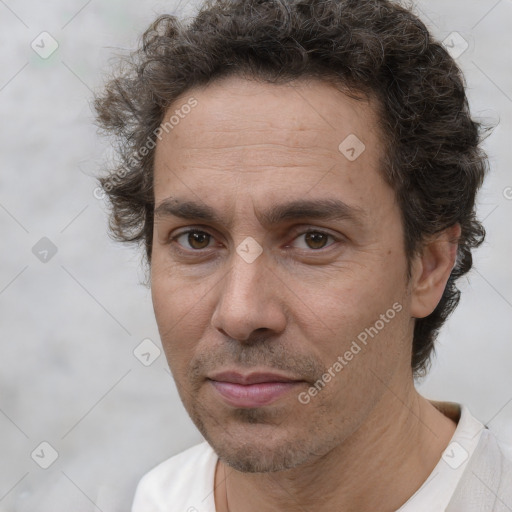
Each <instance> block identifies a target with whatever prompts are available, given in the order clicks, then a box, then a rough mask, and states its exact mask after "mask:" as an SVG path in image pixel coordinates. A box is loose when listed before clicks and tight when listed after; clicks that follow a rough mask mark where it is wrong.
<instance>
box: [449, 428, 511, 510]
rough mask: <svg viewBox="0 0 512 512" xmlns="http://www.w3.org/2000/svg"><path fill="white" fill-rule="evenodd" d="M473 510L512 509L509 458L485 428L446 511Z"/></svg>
mask: <svg viewBox="0 0 512 512" xmlns="http://www.w3.org/2000/svg"><path fill="white" fill-rule="evenodd" d="M479 507H480V508H479ZM473 510H474V511H477V510H488V511H489V512H491V511H492V512H505V511H507V512H508V511H510V510H512V457H511V454H510V451H509V450H508V448H507V446H506V445H504V444H502V443H501V442H500V441H499V439H498V438H497V437H496V436H495V434H494V433H493V432H492V431H491V430H489V429H488V428H485V429H484V430H483V432H482V435H481V437H480V440H479V442H478V445H477V447H476V450H475V453H474V454H473V456H472V457H471V459H470V460H469V461H468V466H467V467H466V470H465V471H464V475H463V478H462V480H461V482H460V483H459V485H458V487H457V489H456V490H455V493H454V495H453V498H452V501H450V506H449V507H448V508H447V511H450V512H451V511H453V512H459V511H464V512H472V511H473Z"/></svg>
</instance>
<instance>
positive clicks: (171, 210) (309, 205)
mask: <svg viewBox="0 0 512 512" xmlns="http://www.w3.org/2000/svg"><path fill="white" fill-rule="evenodd" d="M154 215H155V218H158V219H161V218H165V217H178V218H180V219H184V220H200V221H205V222H210V223H215V224H218V225H221V224H228V225H229V223H226V222H225V221H223V219H222V217H221V216H220V215H219V214H218V213H217V212H216V211H215V210H214V209H213V208H211V207H210V206H208V205H206V204H204V203H197V202H194V201H180V200H179V199H178V198H173V197H170V198H167V199H164V200H163V201H162V202H161V203H160V204H159V205H158V206H157V207H156V208H155V212H154ZM256 216H257V218H258V220H259V221H260V222H261V224H262V225H266V226H273V225H277V224H280V223H283V222H285V221H289V220H297V219H315V220H324V221H337V220H348V221H352V222H354V223H355V224H358V225H362V221H363V217H364V216H365V212H364V210H363V209H361V208H360V207H358V206H349V205H348V204H346V203H344V202H343V201H341V200H339V199H335V198H325V199H316V200H305V199H299V200H296V201H291V202H288V203H283V204H277V205H273V206H271V207H270V208H269V209H268V210H267V211H265V212H263V213H261V214H256Z"/></svg>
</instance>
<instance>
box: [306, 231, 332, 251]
mask: <svg viewBox="0 0 512 512" xmlns="http://www.w3.org/2000/svg"><path fill="white" fill-rule="evenodd" d="M328 238H329V235H327V234H325V233H319V232H315V231H312V232H310V233H305V240H306V243H307V244H308V247H309V248H310V249H323V248H324V247H325V244H326V243H327V240H328Z"/></svg>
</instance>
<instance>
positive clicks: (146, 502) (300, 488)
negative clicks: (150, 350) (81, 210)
mask: <svg viewBox="0 0 512 512" xmlns="http://www.w3.org/2000/svg"><path fill="white" fill-rule="evenodd" d="M96 109H97V111H98V116H99V121H100V123H101V124H102V126H103V127H104V128H106V129H107V130H111V131H112V132H114V133H115V134H117V135H118V137H119V141H120V143H121V144H120V146H119V147H120V156H121V165H120V166H119V168H118V169H113V170H111V172H110V174H109V175H108V176H106V177H104V178H102V179H101V184H102V186H103V188H104V190H105V191H106V192H107V193H108V195H109V198H110V201H111V203H112V208H113V213H112V218H111V226H112V229H113V233H114V235H115V236H116V237H117V238H118V239H120V240H124V241H131V242H133V241H139V242H143V243H144V244H145V248H146V254H147V257H148V263H149V270H150V276H151V278H150V280H151V289H152V297H153V303H154V309H155V315H156V319H157V323H158V327H159V331H160V335H161V340H162V344H163V347H164V350H165V353H166V356H167V360H168V363H169V366H170V368H171V371H172V374H173V376H174V379H175V381H176V385H177V388H178V391H179V394H180V397H181V399H182V401H183V404H184V406H185V407H186V409H187V411H188V413H189V414H190V416H191V418H192V420H193V421H194V423H195V425H196V426H197V428H198V429H199V431H200V432H201V433H202V435H203V436H204V438H205V439H206V441H205V442H204V443H202V444H200V445H198V446H195V447H192V448H190V449H189V450H187V451H185V452H183V453H181V454H178V455H176V456H175V457H172V458H170V459H169V460H167V461H165V462H163V463H162V464H160V465H159V466H158V467H156V468H155V469H153V470H152V471H151V472H150V473H148V474H147V475H146V476H145V477H144V478H143V479H142V480H141V482H140V484H139V486H138V488H137V492H136V495H135V498H134V504H133V509H132V510H133V512H155V511H162V512H163V511H169V512H170V511H172V512H175V511H176V512H178V511H189V512H213V511H216V512H256V511H257V512H267V511H276V510H279V511H283V512H285V511H286V512H288V511H315V512H327V511H334V510H336V511H342V510H343V511H375V510H379V511H396V510H400V511H401V512H405V511H407V512H411V511H427V510H428V511H430V512H431V511H441V510H449V511H464V512H468V511H473V510H475V511H477V510H478V511H484V510H485V511H490V510H493V511H506V510H512V491H511V489H512V463H511V461H510V460H508V459H507V458H506V457H505V456H504V454H503V453H502V451H501V449H500V446H499V443H498V442H497V440H496V438H495V437H494V435H493V434H492V433H491V432H490V431H489V430H488V429H487V428H486V427H485V426H484V425H483V424H482V423H481V422H480V421H478V420H477V419H475V418H474V417H473V416H472V415H471V413H470V412H469V410H468V409H467V408H466V407H464V406H460V405H458V404H451V403H435V402H431V401H429V400H427V399H425V398H424V397H422V396H421V395H420V394H419V393H418V392H417V391H416V389H415V386H414V377H415V376H418V375H421V374H424V373H425V372H426V370H427V368H428V363H429V358H430V355H431V352H432V349H433V344H434V340H435V336H436V334H437V332H438V329H439V328H440V327H441V325H442V324H443V322H444V320H445V319H446V318H447V316H448V315H449V314H450V312H451V311H452V310H453V309H454V307H455V306H456V304H457V301H458V297H459V292H458V290H457V288H456V280H457V278H459V277H460V276H462V275H464V274H465V273H466V272H468V270H469V269H470V268H471V261H472V260H471V249H472V248H474V247H476V246H478V245H479V244H480V243H481V242H482V240H483V237H484V231H483V228H482V226H481V224H480V223H479V222H478V221H477V220H476V219H475V209H474V205H475V196H476V193H477V190H478V188H479V187H480V185H481V184H482V181H483V177H484V174H485V170H486V158H485V155H484V154H483V152H482V151H481V149H480V147H479V144H480V134H479V128H480V127H479V125H478V124H477V123H475V122H474V121H473V120H472V119H471V117H470V114H469V109H468V105H467V100H466V96H465V93H464V87H463V80H462V76H461V73H460V70H459V69H458V68H457V66H456V64H455V63H454V61H453V60H452V59H451V57H450V56H449V54H448V53H447V52H446V51H445V50H444V49H443V47H442V46H441V45H440V44H439V43H438V42H436V41H435V40H434V39H433V38H432V37H431V36H430V35H429V33H428V31H427V29H426V28H425V26H424V25H423V24H422V23H421V21H420V20H418V19H417V18H416V17H415V16H414V15H413V14H411V13H410V12H409V11H407V10H405V9H403V8H402V7H399V6H397V5H395V4H392V3H390V2H387V1H376V0H370V1H357V2H356V1H350V0H346V1H339V0H328V1H320V0H313V1H311V0H307V1H306V0H304V1H285V0H273V1H258V0H249V1H247V0H234V1H221V0H218V1H211V2H210V3H208V4H206V5H205V6H204V7H203V9H202V11H201V12H200V13H199V14H198V15H197V16H196V18H195V19H193V20H192V22H191V23H190V24H189V25H188V26H184V25H183V24H180V23H179V22H178V20H176V19H175V18H174V17H172V16H163V17H161V18H159V19H158V20H157V21H156V22H155V23H154V24H153V25H152V27H150V29H148V31H147V32H146V33H145V35H144V40H143V45H142V47H141V49H140V50H139V52H138V53H137V54H136V55H135V56H134V61H133V67H132V68H130V69H127V70H125V71H124V72H123V74H121V75H120V76H119V77H116V78H115V79H114V80H112V81H111V82H110V83H109V84H108V85H107V87H106V90H105V92H104V94H103V95H102V96H101V97H98V98H97V100H96Z"/></svg>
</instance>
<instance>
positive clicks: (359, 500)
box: [216, 383, 456, 512]
mask: <svg viewBox="0 0 512 512" xmlns="http://www.w3.org/2000/svg"><path fill="white" fill-rule="evenodd" d="M398 397H400V398H398ZM455 428H456V425H455V423H454V422H453V421H452V420H450V419H449V418H447V417H446V416H444V415H443V414H442V413H441V412H439V411H438V410H437V409H436V408H435V407H434V406H433V405H432V404H431V403H430V402H429V401H428V400H426V399H425V398H423V397H422V396H420V395H419V394H418V393H417V391H416V390H415V388H414V386H413V385H412V383H411V386H410V389H408V390H407V392H406V394H405V397H404V389H403V385H402V388H401V389H400V387H398V386H397V389H396V390H395V389H392V388H391V387H390V388H389V392H387V393H385V396H383V398H382V400H381V401H380V402H379V403H378V404H377V405H376V407H375V408H374V409H373V410H372V412H371V414H370V415H369V416H368V418H366V420H365V421H364V423H363V424H362V425H361V427H360V428H359V429H358V430H357V431H356V432H355V433H354V434H353V435H352V436H351V437H350V438H348V439H346V440H345V441H344V442H343V443H342V444H340V445H338V446H337V447H336V448H334V449H333V450H331V451H330V452H329V453H327V454H326V455H324V456H322V457H320V458H314V459H312V460H311V461H310V462H308V463H307V464H303V465H301V466H299V467H296V468H293V469H291V470H287V471H280V472H275V473H242V472H239V471H236V470H233V469H232V468H230V467H229V466H224V464H223V463H222V462H221V461H219V462H218V465H217V472H216V486H217V485H218V487H216V488H217V491H216V508H217V511H218V512H233V511H236V512H271V511H272V512H273V511H275V510H279V511H280V512H297V511H299V510H315V511H317V512H327V511H332V510H343V511H346V512H351V511H358V512H366V511H374V510H381V511H383V512H386V511H390V512H391V511H394V510H397V509H398V508H400V507H401V506H402V505H403V504H404V503H405V502H406V501H407V500H408V499H409V498H410V497H411V496H412V495H413V494H414V493H415V492H416V491H417V490H418V489H419V488H420V487H421V485H422V484H423V482H424V481H425V480H426V479H427V478H428V476H429V475H430V473H431V472H432V470H433V469H434V467H435V466H436V464H437V462H438V461H439V459H440V458H441V455H442V452H443V451H444V449H445V448H446V446H447V445H448V443H449V441H450V439H451V437H452V436H453V433H454V431H455ZM224 472H225V473H224ZM224 474H226V475H227V478H224ZM226 495H227V500H228V501H227V503H229V510H228V508H227V503H226V497H225V496H226Z"/></svg>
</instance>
